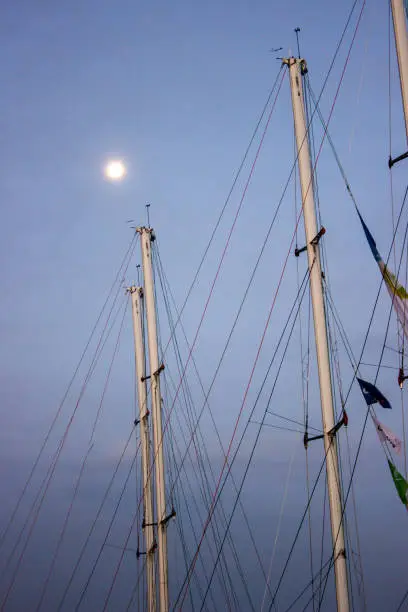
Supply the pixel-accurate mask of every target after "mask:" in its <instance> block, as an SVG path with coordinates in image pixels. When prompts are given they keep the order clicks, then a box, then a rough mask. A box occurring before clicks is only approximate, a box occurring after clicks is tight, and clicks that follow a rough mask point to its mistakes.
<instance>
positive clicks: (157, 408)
mask: <svg viewBox="0 0 408 612" xmlns="http://www.w3.org/2000/svg"><path fill="white" fill-rule="evenodd" d="M138 232H139V233H140V244H141V248H142V265H143V277H144V296H145V303H146V318H147V338H148V344H149V364H150V382H151V402H152V419H153V458H154V465H155V472H156V510H157V512H156V516H157V549H158V561H159V601H160V612H168V609H169V593H168V570H167V523H168V519H169V517H167V516H166V498H165V481H164V459H163V429H162V415H161V394H160V372H161V371H162V370H163V365H160V364H159V352H158V346H157V325H156V305H155V299H154V278H153V268H152V249H151V243H152V240H154V233H153V230H152V229H151V228H150V227H149V228H147V227H140V228H138Z"/></svg>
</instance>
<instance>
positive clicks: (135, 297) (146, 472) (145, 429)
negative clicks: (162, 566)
mask: <svg viewBox="0 0 408 612" xmlns="http://www.w3.org/2000/svg"><path fill="white" fill-rule="evenodd" d="M129 292H130V294H131V298H132V316H133V333H134V338H135V357H136V380H137V394H138V401H139V426H140V439H141V442H142V472H143V515H144V516H143V527H144V542H145V549H146V573H147V609H148V611H149V612H156V575H155V574H156V568H155V563H154V551H155V548H156V543H155V539H154V525H153V523H154V518H153V516H154V515H153V496H152V479H151V474H150V465H151V452H150V438H149V411H148V407H147V392H146V370H145V344H144V335H143V307H142V304H143V289H142V288H141V287H134V286H132V287H130V288H129Z"/></svg>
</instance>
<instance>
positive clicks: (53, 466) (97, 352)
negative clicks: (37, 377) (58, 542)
mask: <svg viewBox="0 0 408 612" xmlns="http://www.w3.org/2000/svg"><path fill="white" fill-rule="evenodd" d="M117 295H118V293H117ZM115 303H116V302H114V304H113V305H112V307H111V309H110V312H109V315H108V319H107V321H106V324H105V326H104V328H103V330H102V334H101V336H100V339H99V343H98V346H97V347H96V350H95V354H94V356H93V359H92V361H91V364H90V366H89V369H88V372H87V375H86V376H85V379H84V382H83V384H82V387H81V389H80V392H79V396H78V399H77V401H76V403H75V407H74V409H73V411H72V413H71V416H70V418H69V420H68V424H67V426H66V428H65V431H64V433H63V435H62V437H61V440H60V442H59V445H58V450H57V452H56V455H55V458H54V460H53V463H52V464H51V469H50V473H49V476H48V479H47V482H46V484H45V487H44V490H43V492H42V495H41V497H40V500H39V503H38V505H37V508H36V510H35V513H34V518H33V521H32V523H31V526H30V528H29V530H28V534H27V538H26V541H25V543H24V545H23V548H22V550H21V552H20V555H19V557H18V560H17V564H16V566H15V568H14V571H13V574H12V578H11V582H10V584H9V586H8V588H7V591H6V594H5V597H4V599H3V602H2V604H1V605H2V607H1V610H3V609H4V606H5V605H6V603H7V601H8V598H9V596H10V594H11V591H12V589H13V586H14V584H15V581H16V579H17V576H18V573H19V570H20V567H21V564H22V561H23V559H24V556H25V553H26V550H27V547H28V545H29V543H30V540H31V537H32V534H33V531H34V528H35V526H36V523H37V520H38V517H39V514H40V511H41V509H42V507H43V504H44V501H45V499H46V496H47V493H48V489H49V487H50V484H51V482H52V480H53V476H54V474H55V470H56V468H57V465H58V462H59V458H60V456H61V453H62V450H63V448H64V445H65V442H66V440H67V437H68V433H69V431H70V428H71V426H72V423H73V421H74V418H75V416H76V414H77V411H78V408H79V405H80V403H81V400H82V398H83V396H84V393H85V390H86V388H87V385H88V383H89V380H90V377H91V375H92V373H93V371H94V369H95V367H96V363H97V361H98V360H99V357H100V355H101V349H100V347H101V343H102V339H103V337H104V334H105V332H106V329H107V326H108V323H109V319H110V317H111V315H112V311H113V308H114V305H115ZM111 329H112V327H111ZM105 342H106V339H105ZM105 342H104V344H105ZM104 344H103V345H102V348H103V346H104ZM32 508H33V506H32ZM30 512H31V510H30ZM21 535H22V531H21V532H20V535H19V539H20V536H21ZM15 548H16V546H15ZM15 548H14V549H13V550H15ZM13 554H14V552H13Z"/></svg>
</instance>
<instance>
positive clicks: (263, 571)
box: [155, 245, 266, 581]
mask: <svg viewBox="0 0 408 612" xmlns="http://www.w3.org/2000/svg"><path fill="white" fill-rule="evenodd" d="M155 249H157V259H158V264H159V268H160V270H161V275H162V276H163V292H165V286H166V285H167V287H168V291H169V294H170V297H171V299H172V301H173V304H174V307H175V311H176V314H177V306H176V304H175V300H174V296H173V295H172V292H171V288H170V285H169V283H168V281H167V279H166V276H165V273H164V269H163V264H162V262H161V259H160V254H159V250H158V247H157V245H156V246H155ZM165 302H166V299H165ZM169 322H170V326H172V325H173V323H172V317H171V312H170V309H169ZM180 325H181V329H182V332H183V335H184V338H185V342H186V346H187V349H189V348H190V346H189V343H188V339H187V335H186V333H185V329H184V326H183V323H182V322H180ZM175 346H176V347H177V354H178V358H179V360H180V363H181V355H180V351H179V349H178V344H177V341H176V338H175ZM192 362H193V365H194V370H195V372H196V375H197V378H198V381H199V385H200V388H201V391H202V393H203V395H204V398H205V405H207V408H208V412H209V414H210V417H211V421H212V424H213V427H214V430H215V433H216V436H217V440H218V443H219V446H220V449H221V452H222V455H223V457H225V450H224V446H223V443H222V440H221V436H220V433H219V430H218V427H217V424H216V422H215V419H214V415H213V412H212V410H211V407H210V404H209V402H208V394H207V397H206V393H205V390H204V385H203V382H202V379H201V377H200V374H199V371H198V368H197V365H196V362H195V359H194V356H193V357H192ZM190 393H191V392H190ZM193 405H194V404H193ZM192 429H193V428H192ZM197 431H198V432H199V434H200V435H201V437H202V438H203V436H202V433H201V430H200V426H199V424H198V423H197ZM193 436H194V434H193ZM204 449H205V452H206V454H207V461H208V464H209V468H210V472H211V475H212V478H213V479H214V482H215V475H214V472H213V469H212V465H211V462H210V459H209V457H208V453H207V450H206V447H205V445H204ZM231 482H232V484H233V487H234V490H235V492H237V491H238V487H237V485H236V482H235V479H234V477H233V475H232V474H231ZM208 487H209V485H208ZM240 509H241V512H242V515H243V518H244V522H245V524H246V527H247V529H248V533H249V536H250V539H251V543H252V545H253V548H254V551H255V554H256V557H257V560H258V563H259V567H260V569H261V572H262V574H263V576H264V578H265V581H266V573H265V569H264V567H263V563H262V560H261V557H260V553H259V551H258V548H257V545H256V542H255V538H254V535H253V531H252V528H251V525H250V523H249V519H248V517H247V514H246V512H245V508H244V506H243V504H242V502H241V501H240ZM221 511H222V513H223V515H224V520H225V513H224V509H223V507H222V504H221ZM230 543H231V545H232V546H233V547H234V542H233V539H232V537H231V538H230ZM234 548H235V547H234ZM233 554H234V557H235V556H236V553H235V552H234V553H233ZM239 565H240V564H239V558H237V568H238V571H239V572H240V573H241V571H240V569H239Z"/></svg>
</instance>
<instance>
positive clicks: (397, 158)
mask: <svg viewBox="0 0 408 612" xmlns="http://www.w3.org/2000/svg"><path fill="white" fill-rule="evenodd" d="M407 157H408V151H407V152H406V153H403V154H402V155H398V157H394V159H393V158H392V157H391V155H390V157H389V159H388V167H389V168H392V167H393V165H394V164H397V163H398V162H400V161H402V160H403V159H406V158H407Z"/></svg>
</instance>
